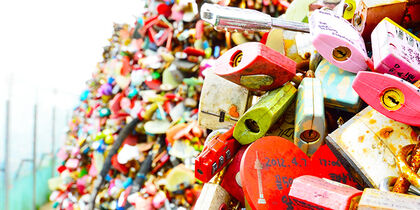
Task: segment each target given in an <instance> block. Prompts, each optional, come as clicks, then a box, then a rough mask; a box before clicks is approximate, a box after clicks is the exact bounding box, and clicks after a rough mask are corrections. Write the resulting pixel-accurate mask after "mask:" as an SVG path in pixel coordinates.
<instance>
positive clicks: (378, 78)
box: [353, 72, 420, 126]
mask: <svg viewBox="0 0 420 210" xmlns="http://www.w3.org/2000/svg"><path fill="white" fill-rule="evenodd" d="M353 89H354V90H355V91H356V92H357V93H358V94H359V96H360V97H361V98H362V99H363V100H364V101H365V102H366V103H367V104H369V105H370V106H372V107H373V108H374V109H376V110H377V111H378V112H380V113H382V114H383V115H385V116H387V117H389V118H391V119H393V120H396V121H399V122H402V123H405V124H409V125H414V126H420V107H419V106H418V105H419V104H420V89H419V88H418V87H416V86H414V85H413V84H410V83H409V82H407V81H405V80H403V79H401V78H398V77H396V76H392V75H389V74H379V73H375V72H359V73H358V74H357V76H356V78H355V79H354V82H353Z"/></svg>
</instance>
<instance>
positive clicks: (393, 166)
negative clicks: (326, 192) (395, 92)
mask: <svg viewBox="0 0 420 210" xmlns="http://www.w3.org/2000/svg"><path fill="white" fill-rule="evenodd" d="M326 140H327V145H328V146H329V147H330V148H331V150H332V152H333V153H334V154H335V155H336V156H337V158H338V159H339V160H340V162H341V163H342V164H343V165H344V167H345V168H346V169H347V171H348V172H350V174H351V175H352V176H353V178H354V179H355V181H356V182H357V183H359V184H360V185H361V186H362V187H373V188H379V185H380V183H381V182H382V180H383V179H384V178H386V177H389V176H398V175H399V171H398V168H397V159H396V156H397V152H398V149H399V148H401V147H403V146H405V145H408V144H413V143H416V142H417V135H416V133H415V132H414V130H413V129H412V128H411V127H410V126H409V125H406V124H403V123H400V122H397V121H394V120H392V119H389V118H387V117H385V116H384V115H382V114H381V113H379V112H377V111H376V110H374V109H372V107H367V108H365V109H364V110H362V111H361V112H359V113H358V114H357V115H355V116H354V117H353V118H351V119H350V120H349V121H347V122H346V123H344V124H343V125H342V126H340V127H339V128H338V129H337V130H335V131H334V132H332V133H330V134H329V135H328V136H327V138H326Z"/></svg>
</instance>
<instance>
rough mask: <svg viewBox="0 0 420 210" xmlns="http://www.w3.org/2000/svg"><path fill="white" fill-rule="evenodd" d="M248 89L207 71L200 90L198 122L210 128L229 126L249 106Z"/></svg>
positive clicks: (211, 71)
mask: <svg viewBox="0 0 420 210" xmlns="http://www.w3.org/2000/svg"><path fill="white" fill-rule="evenodd" d="M250 96H251V95H250V93H249V90H248V89H246V88H244V87H241V86H239V85H237V84H235V83H232V82H230V81H228V80H225V79H223V78H221V77H219V76H217V75H216V74H214V72H213V70H209V71H207V74H206V78H205V79H204V84H203V89H202V90H201V96H200V105H199V112H198V122H199V124H200V126H202V127H204V128H208V129H211V130H216V129H221V128H231V127H232V126H233V125H235V123H236V122H237V121H238V120H239V118H240V117H241V116H242V115H243V114H244V113H245V111H246V110H247V109H248V108H249V106H250V104H251V103H250V102H251V97H250Z"/></svg>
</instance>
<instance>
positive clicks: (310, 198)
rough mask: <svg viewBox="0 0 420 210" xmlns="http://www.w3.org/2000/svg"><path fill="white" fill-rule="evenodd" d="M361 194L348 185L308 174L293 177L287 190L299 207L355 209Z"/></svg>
mask: <svg viewBox="0 0 420 210" xmlns="http://www.w3.org/2000/svg"><path fill="white" fill-rule="evenodd" d="M361 195H362V191H360V190H357V189H355V188H353V187H350V186H348V185H344V184H341V183H339V182H334V181H332V180H328V179H322V178H318V177H315V176H309V175H305V176H300V177H297V178H295V179H294V180H293V184H292V186H291V187H290V192H289V196H290V198H291V199H292V200H293V201H294V203H296V204H297V205H298V206H299V209H301V208H302V209H337V210H338V209H339V210H348V209H356V208H355V207H356V206H357V202H358V201H359V199H360V196H361Z"/></svg>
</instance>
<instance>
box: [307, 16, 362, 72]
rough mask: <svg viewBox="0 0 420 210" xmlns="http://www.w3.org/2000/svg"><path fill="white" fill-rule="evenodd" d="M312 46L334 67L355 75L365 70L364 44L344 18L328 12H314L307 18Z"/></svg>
mask: <svg viewBox="0 0 420 210" xmlns="http://www.w3.org/2000/svg"><path fill="white" fill-rule="evenodd" d="M309 26H310V29H311V35H312V44H313V45H314V47H315V48H316V49H317V51H318V52H319V53H320V54H321V55H322V57H324V58H325V59H326V60H328V61H329V62H330V63H332V64H334V65H335V66H337V67H339V68H341V69H343V70H346V71H350V72H354V73H357V72H358V71H363V70H366V69H367V64H366V60H367V59H368V57H367V53H366V47H365V43H364V41H363V38H362V37H361V36H360V34H359V33H358V32H357V31H356V29H355V28H354V27H353V26H352V25H351V24H350V23H349V22H347V20H345V19H344V18H342V17H340V16H338V15H336V14H334V13H333V12H332V11H328V10H316V11H315V12H313V14H312V15H311V17H310V18H309Z"/></svg>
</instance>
